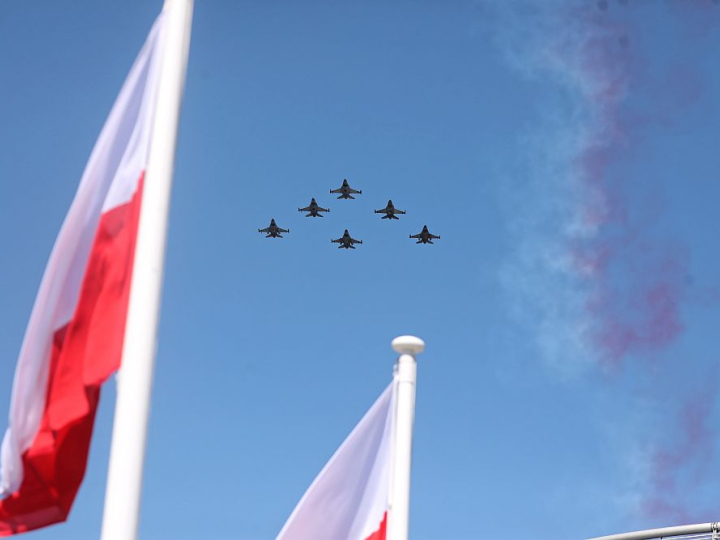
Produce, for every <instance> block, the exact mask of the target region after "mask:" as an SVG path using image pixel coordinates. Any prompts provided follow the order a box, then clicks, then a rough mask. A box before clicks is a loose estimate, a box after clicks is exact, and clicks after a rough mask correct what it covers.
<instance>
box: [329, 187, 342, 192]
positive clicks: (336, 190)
mask: <svg viewBox="0 0 720 540" xmlns="http://www.w3.org/2000/svg"><path fill="white" fill-rule="evenodd" d="M330 193H342V188H338V189H331V190H330Z"/></svg>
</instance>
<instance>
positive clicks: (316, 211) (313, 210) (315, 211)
mask: <svg viewBox="0 0 720 540" xmlns="http://www.w3.org/2000/svg"><path fill="white" fill-rule="evenodd" d="M329 211H330V209H329V208H323V207H321V206H318V203H317V202H315V197H313V198H312V199H311V200H310V204H309V205H308V206H306V207H305V208H298V212H310V213H309V214H307V215H306V216H305V217H325V216H323V215H322V214H321V213H320V212H329Z"/></svg>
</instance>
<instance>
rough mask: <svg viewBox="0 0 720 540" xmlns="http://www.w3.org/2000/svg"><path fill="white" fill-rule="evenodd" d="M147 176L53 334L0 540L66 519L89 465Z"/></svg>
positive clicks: (100, 236)
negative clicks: (36, 417)
mask: <svg viewBox="0 0 720 540" xmlns="http://www.w3.org/2000/svg"><path fill="white" fill-rule="evenodd" d="M143 180H144V173H143V174H142V175H141V177H140V182H139V183H138V189H137V191H136V192H135V195H134V196H133V199H132V200H131V201H130V202H129V203H127V204H124V205H122V206H119V207H117V208H113V209H112V210H110V211H108V212H106V213H105V214H103V215H102V217H101V218H100V223H99V224H98V231H97V234H96V236H95V241H94V243H93V247H92V250H91V252H90V257H89V259H88V266H87V268H86V270H85V276H84V278H83V283H82V288H81V290H80V296H79V299H78V305H77V308H76V310H75V314H74V316H73V318H72V320H71V321H70V322H69V323H68V324H67V325H66V326H65V327H63V328H61V329H60V330H58V331H57V332H56V333H55V336H54V343H53V351H52V358H51V363H50V372H49V376H48V388H47V400H46V404H45V411H44V413H43V418H42V422H41V424H40V429H39V430H38V433H37V435H36V436H35V439H34V440H33V443H32V445H31V447H30V448H28V449H27V450H26V451H25V453H24V454H23V466H24V476H23V483H22V485H21V486H20V489H19V490H18V491H16V492H15V493H13V494H12V495H10V496H9V497H7V498H6V499H4V500H2V501H0V536H10V535H12V534H14V533H20V532H25V531H30V530H33V529H37V528H40V527H44V526H46V525H50V524H52V523H57V522H59V521H65V519H67V516H68V514H69V512H70V508H71V507H72V504H73V501H74V500H75V495H76V494H77V491H78V489H79V488H80V484H81V483H82V479H83V476H84V475H85V468H86V465H87V457H88V452H89V449H90V439H91V437H92V430H93V423H94V420H95V412H96V411H97V405H98V402H99V399H100V386H101V384H102V383H103V382H104V381H105V380H106V379H107V378H108V377H109V376H110V375H111V374H112V372H113V371H115V370H117V369H118V368H119V367H120V359H121V357H122V345H123V338H124V335H125V320H126V315H127V306H128V300H129V295H130V282H131V277H132V267H133V261H134V258H135V241H136V238H137V228H138V220H139V216H140V202H141V198H142V186H143Z"/></svg>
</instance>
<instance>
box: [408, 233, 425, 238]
mask: <svg viewBox="0 0 720 540" xmlns="http://www.w3.org/2000/svg"><path fill="white" fill-rule="evenodd" d="M421 236H422V233H418V234H411V235H410V238H420V237H421Z"/></svg>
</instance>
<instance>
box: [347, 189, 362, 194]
mask: <svg viewBox="0 0 720 540" xmlns="http://www.w3.org/2000/svg"><path fill="white" fill-rule="evenodd" d="M348 193H362V189H360V190H358V189H353V188H348Z"/></svg>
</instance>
